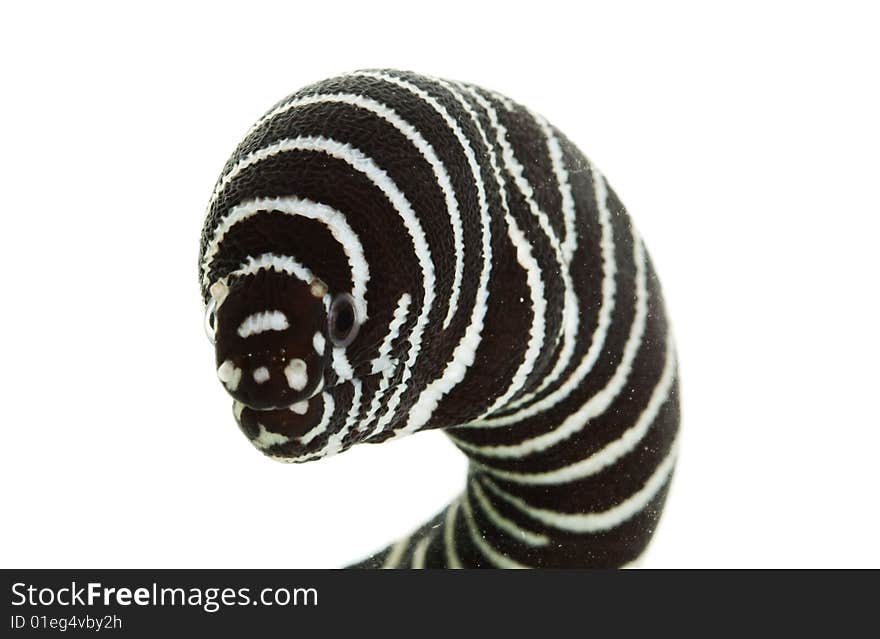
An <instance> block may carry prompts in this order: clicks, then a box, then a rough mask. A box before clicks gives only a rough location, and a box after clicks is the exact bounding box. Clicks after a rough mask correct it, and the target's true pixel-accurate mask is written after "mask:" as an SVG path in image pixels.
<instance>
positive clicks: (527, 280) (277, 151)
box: [199, 70, 679, 568]
mask: <svg viewBox="0 0 880 639" xmlns="http://www.w3.org/2000/svg"><path fill="white" fill-rule="evenodd" d="M199 278H200V283H201V289H202V295H203V300H204V302H205V304H206V306H207V315H208V317H207V318H206V321H207V326H208V330H209V334H210V337H211V338H212V340H213V341H214V342H215V345H216V367H217V374H218V377H219V378H220V380H221V382H222V383H223V384H224V385H225V386H226V388H227V390H228V391H229V393H230V394H231V395H232V396H233V398H234V405H233V412H234V415H235V418H236V420H237V422H238V423H239V425H240V427H241V429H242V430H243V432H244V433H245V434H246V435H247V437H248V438H249V439H250V441H251V442H252V443H253V444H254V445H255V446H256V447H257V448H259V449H260V450H261V451H262V452H263V453H265V454H266V455H268V456H269V457H271V458H273V459H277V460H281V461H289V462H304V461H311V460H316V459H320V458H322V457H325V456H327V455H332V454H335V453H339V452H341V451H343V450H345V449H347V448H349V447H350V446H352V445H354V444H357V443H359V442H370V443H376V442H382V441H385V440H388V439H394V438H397V437H402V436H405V435H408V434H410V433H414V432H417V431H420V430H425V429H433V428H442V429H445V431H446V433H447V434H448V435H449V437H450V438H451V439H452V441H453V442H454V443H455V444H456V445H457V446H458V447H459V448H460V449H461V450H462V451H463V452H464V453H465V454H466V455H467V456H468V458H469V459H470V464H469V472H468V478H467V484H466V489H465V491H464V492H463V494H462V495H461V496H460V497H459V498H458V499H456V500H454V501H453V502H452V503H451V504H449V505H448V506H447V507H446V508H444V509H443V510H442V511H441V512H440V513H439V514H438V515H437V516H436V517H435V518H433V519H432V520H430V521H428V522H426V523H425V524H424V525H423V526H421V527H420V528H418V529H417V530H415V531H414V532H413V533H412V534H410V535H408V536H406V537H405V538H403V539H402V540H400V541H398V542H397V543H394V544H392V545H391V546H389V547H388V548H386V549H385V550H383V551H382V552H380V553H378V554H376V555H374V556H373V557H371V558H369V559H367V560H366V561H364V562H363V563H362V564H359V566H361V567H383V566H384V567H450V568H453V567H504V568H514V567H612V566H622V565H626V564H627V563H629V562H631V561H633V560H634V559H636V558H637V557H638V556H639V555H640V554H641V553H642V551H643V550H644V549H645V547H646V546H647V544H648V541H649V540H650V538H651V535H652V534H653V531H654V529H655V526H656V523H657V520H658V518H659V516H660V512H661V510H662V507H663V503H664V501H665V498H666V493H667V490H668V487H669V482H670V479H671V476H672V472H673V466H674V463H675V459H676V451H677V431H678V422H679V404H678V373H677V367H676V357H675V348H674V343H673V339H672V336H671V331H670V330H669V326H668V323H667V318H666V312H665V309H664V304H663V299H662V294H661V290H660V286H659V283H658V280H657V277H656V275H655V273H654V270H653V268H652V265H651V261H650V259H649V257H648V255H647V253H646V251H645V248H644V245H643V243H642V240H641V238H640V237H639V235H638V233H637V232H636V231H635V229H634V228H633V226H632V224H631V222H630V219H629V216H628V215H627V213H626V211H625V210H624V207H623V205H622V204H621V203H620V201H619V200H618V198H617V196H616V195H615V194H614V192H613V191H612V190H611V188H610V187H609V186H608V184H607V182H606V181H605V178H604V177H603V176H602V175H601V174H600V173H599V171H598V170H597V169H596V167H595V166H593V164H592V163H591V162H590V161H589V160H587V159H586V158H585V157H584V156H583V155H582V154H581V152H580V151H579V150H578V149H577V148H576V147H575V146H574V145H573V144H572V143H571V142H570V141H568V140H567V139H566V138H565V136H564V135H563V134H562V133H561V132H560V131H558V130H557V129H555V128H554V127H553V126H552V125H550V124H549V123H548V122H547V121H545V120H544V119H543V118H542V117H541V116H539V115H537V114H535V113H533V112H531V111H529V110H528V109H526V108H525V107H523V106H521V105H519V104H516V103H515V102H513V101H511V100H509V99H507V98H505V97H503V96H500V95H498V94H496V93H493V92H490V91H486V90H484V89H481V88H478V87H475V86H472V85H467V84H462V83H459V82H451V81H445V80H440V79H435V78H428V77H424V76H419V75H416V74H412V73H406V72H399V71H390V70H379V71H359V72H354V73H350V74H347V75H344V76H340V77H335V78H331V79H329V80H325V81H323V82H319V83H317V84H314V85H311V86H308V87H306V88H304V89H302V90H301V91H299V92H297V93H295V94H293V95H291V96H290V97H288V98H286V99H284V100H282V101H281V102H279V103H278V104H277V105H276V106H275V107H273V108H272V109H271V110H270V111H269V112H268V113H267V114H266V115H265V116H263V117H262V118H261V119H260V120H259V121H257V123H256V124H254V126H253V127H252V128H251V130H250V131H249V132H248V133H247V135H246V136H245V138H244V140H243V141H242V142H241V144H240V145H239V146H238V148H237V149H236V150H235V152H234V153H233V155H232V157H231V158H230V159H229V161H228V162H227V164H226V166H225V167H224V169H223V172H222V174H221V176H220V179H219V180H218V182H217V185H216V187H215V189H214V192H213V194H212V197H211V201H210V205H209V207H208V215H207V219H206V221H205V225H204V229H203V233H202V241H201V250H200V256H199Z"/></svg>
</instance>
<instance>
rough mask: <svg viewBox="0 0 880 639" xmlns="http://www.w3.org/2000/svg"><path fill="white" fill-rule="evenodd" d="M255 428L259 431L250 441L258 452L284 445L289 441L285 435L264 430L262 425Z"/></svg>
mask: <svg viewBox="0 0 880 639" xmlns="http://www.w3.org/2000/svg"><path fill="white" fill-rule="evenodd" d="M257 428H258V429H259V434H258V435H257V436H256V437H254V438H253V439H252V440H251V443H253V445H254V446H256V447H257V448H259V449H260V450H266V449H267V448H271V447H272V446H277V445H278V444H286V443H287V442H289V441H290V437H288V436H287V435H282V434H280V433H273V432H272V431H271V430H266V427H265V426H263V425H262V424H259V423H258V424H257Z"/></svg>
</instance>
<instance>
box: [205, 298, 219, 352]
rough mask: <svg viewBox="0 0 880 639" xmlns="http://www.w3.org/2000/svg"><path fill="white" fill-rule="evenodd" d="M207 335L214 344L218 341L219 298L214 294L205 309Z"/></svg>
mask: <svg viewBox="0 0 880 639" xmlns="http://www.w3.org/2000/svg"><path fill="white" fill-rule="evenodd" d="M205 335H207V336H208V340H210V342H211V343H212V344H215V343H216V342H217V300H216V299H214V296H213V295H212V296H211V299H210V300H208V306H207V308H206V309H205Z"/></svg>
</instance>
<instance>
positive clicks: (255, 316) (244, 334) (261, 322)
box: [238, 311, 290, 339]
mask: <svg viewBox="0 0 880 639" xmlns="http://www.w3.org/2000/svg"><path fill="white" fill-rule="evenodd" d="M288 328H290V324H289V323H288V322H287V315H285V314H284V313H282V312H281V311H262V312H260V313H251V314H250V315H248V316H247V317H245V318H244V320H242V322H241V324H240V325H239V327H238V335H239V337H241V338H242V339H246V338H248V337H250V336H251V335H259V334H260V333H265V332H266V331H284V330H287V329H288Z"/></svg>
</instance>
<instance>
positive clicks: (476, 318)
mask: <svg viewBox="0 0 880 639" xmlns="http://www.w3.org/2000/svg"><path fill="white" fill-rule="evenodd" d="M352 75H356V76H363V77H371V78H375V79H379V80H384V81H385V82H388V83H391V84H394V85H395V86H398V87H401V88H403V89H405V90H407V91H409V92H410V93H412V94H414V95H416V96H418V97H419V98H421V99H422V100H423V101H424V102H425V103H426V104H428V105H430V106H431V108H433V109H434V111H436V112H437V113H438V114H439V115H440V116H441V117H442V118H443V121H444V122H445V123H446V125H447V126H448V127H449V129H450V130H451V131H452V132H453V134H454V135H455V137H456V139H457V140H458V143H459V145H460V146H461V148H462V150H463V151H464V154H465V158H466V159H467V162H468V166H469V167H470V170H471V173H472V175H473V177H474V185H475V187H476V189H477V199H478V201H479V205H480V224H481V228H482V250H483V264H482V268H481V271H480V279H479V282H478V286H477V292H476V300H475V302H474V308H473V310H472V312H471V321H470V323H469V325H468V327H467V329H465V333H464V336H463V337H462V339H461V341H460V342H459V343H458V345H457V346H456V348H455V350H454V351H453V355H452V360H451V361H450V362H448V363H447V365H446V368H445V370H444V371H443V373H442V375H441V376H440V377H439V378H437V379H435V380H433V381H432V382H431V383H430V384H428V385H427V387H426V388H425V389H424V390H423V391H422V392H421V394H420V396H419V398H418V400H417V401H416V403H415V404H414V406H413V408H412V410H410V413H409V418H408V420H407V423H406V426H404V428H403V429H402V430H401V431H400V432H401V433H408V432H413V431H415V430H418V429H419V428H421V427H422V426H424V425H425V424H426V423H427V422H428V421H429V420H430V419H431V415H432V413H433V412H434V410H435V409H436V408H437V404H438V403H439V401H440V399H441V398H442V397H444V396H445V395H446V394H447V393H448V392H449V391H450V390H452V389H453V388H454V387H455V386H456V385H457V384H458V383H459V382H461V380H463V379H464V376H465V373H466V372H467V369H468V367H470V365H471V364H473V362H474V356H475V354H476V350H477V346H479V343H480V341H481V339H482V335H481V333H482V330H483V319H484V318H485V315H486V303H487V299H488V285H489V273H490V271H491V268H492V245H491V235H490V230H489V229H490V221H491V220H490V217H489V208H488V204H487V202H486V193H485V190H484V187H483V181H482V178H481V176H480V167H479V164H478V163H477V159H476V156H475V155H474V151H473V149H472V148H471V145H470V143H469V142H468V139H467V138H466V137H465V135H464V133H463V132H462V130H461V127H459V125H458V123H457V122H456V121H455V120H454V119H453V118H452V117H451V116H450V115H449V113H448V112H447V111H446V109H445V108H444V107H443V106H442V105H441V104H440V103H439V102H438V101H437V100H436V99H435V98H433V97H432V96H431V95H429V94H428V93H426V92H425V91H423V90H422V89H420V88H419V87H417V86H416V85H414V84H411V83H410V82H407V81H405V80H401V79H400V78H396V77H394V76H391V75H388V74H385V73H375V72H369V71H358V72H355V73H354V74H352ZM408 381H409V376H408V375H405V377H404V378H403V379H402V383H401V385H400V392H401V393H402V392H403V389H404V387H405V386H406V383H407V382H408ZM397 403H399V394H398V395H397V401H394V398H392V401H391V402H389V409H388V412H387V413H386V416H387V415H392V416H393V412H394V410H395V409H396V407H397ZM386 416H383V419H382V420H381V423H382V425H383V427H384V424H387V423H389V422H390V420H391V417H387V418H386Z"/></svg>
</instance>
